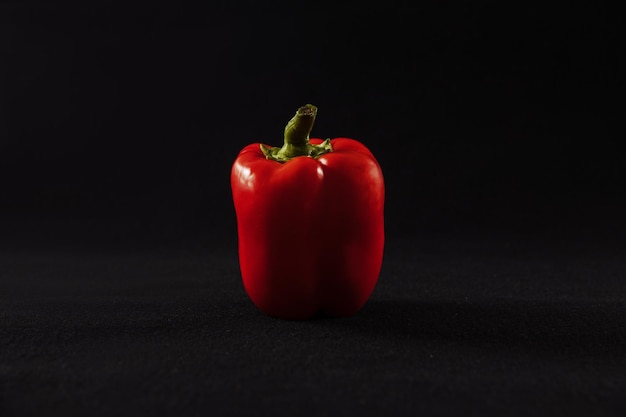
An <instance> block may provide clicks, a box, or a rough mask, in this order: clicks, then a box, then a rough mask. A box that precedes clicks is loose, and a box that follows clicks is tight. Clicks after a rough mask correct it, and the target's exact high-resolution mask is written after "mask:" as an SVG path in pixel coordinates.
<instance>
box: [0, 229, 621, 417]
mask: <svg viewBox="0 0 626 417" xmlns="http://www.w3.org/2000/svg"><path fill="white" fill-rule="evenodd" d="M624 252H625V251H624V249H623V248H622V249H620V250H616V249H615V247H609V248H607V247H605V246H603V245H602V244H601V243H590V242H582V241H552V242H545V241H541V242H539V241H536V240H533V239H531V238H526V239H525V240H520V239H510V238H506V239H504V238H502V237H496V236H491V237H487V238H482V239H476V238H472V239H467V238H465V239H459V238H451V237H450V236H423V237H422V238H419V239H410V240H406V239H394V240H392V241H391V242H389V244H388V246H387V256H386V259H385V264H384V268H383V272H382V274H381V278H380V282H379V285H378V287H377V288H376V290H375V292H374V294H373V296H372V298H371V300H370V301H369V303H368V304H367V305H366V307H365V308H364V309H363V310H362V311H361V312H360V313H359V314H358V315H357V316H354V317H352V318H344V319H316V320H312V321H306V322H291V321H282V320H276V319H272V318H269V317H267V316H265V315H263V314H262V313H260V312H258V311H257V310H256V309H255V308H254V307H253V305H252V304H251V303H250V302H249V301H248V299H247V296H246V295H245V293H244V291H243V288H242V286H241V284H240V279H239V275H238V270H237V260H236V255H235V253H234V250H233V248H232V247H231V246H229V245H225V246H224V247H223V248H210V247H202V245H199V246H195V249H191V248H190V247H189V246H186V247H179V248H178V249H177V250H172V249H170V250H167V251H165V252H163V251H148V252H145V253H139V252H132V253H110V252H109V253H107V252H94V251H87V252H83V253H81V252H76V253H68V252H63V251H62V252H56V251H41V252H28V253H23V252H20V251H9V252H4V253H3V255H2V258H1V259H0V260H1V261H2V263H1V264H0V265H1V268H2V269H1V270H0V272H1V273H2V276H3V283H2V299H1V300H2V311H1V317H2V326H1V327H0V340H1V341H2V344H1V347H2V356H1V357H2V362H1V368H0V369H1V370H2V394H3V396H2V411H3V415H6V416H11V415H37V414H39V413H44V414H46V415H85V414H89V415H111V414H116V415H181V414H185V415H206V414H211V415H295V414H297V415H303V416H308V415H311V416H313V415H325V414H330V415H345V414H349V415H389V414H390V413H391V414H393V415H407V416H408V415H415V414H416V413H425V414H427V415H516V416H517V415H529V416H530V415H545V416H548V415H565V414H567V415H615V416H618V415H621V414H622V413H623V410H624V407H625V406H626V400H625V399H624V398H626V397H624V393H625V392H624V391H625V388H624V387H625V386H626V385H625V384H626V376H625V375H626V356H625V355H624V351H625V349H626V327H625V324H626V323H625V320H626V319H625V317H626V303H625V301H624V295H623V294H624V291H626V284H625V283H624V275H625V274H626V264H625V263H624V256H626V253H624Z"/></svg>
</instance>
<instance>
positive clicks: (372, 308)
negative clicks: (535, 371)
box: [325, 299, 626, 355]
mask: <svg viewBox="0 0 626 417" xmlns="http://www.w3.org/2000/svg"><path fill="white" fill-rule="evenodd" d="M325 322H326V323H328V324H329V325H332V326H350V328H351V330H350V331H352V332H360V333H366V334H367V335H369V336H371V337H376V338H381V337H382V338H386V339H402V340H406V339H414V340H428V339H430V340H448V341H455V342H459V343H465V344H489V345H490V346H494V345H500V346H502V347H504V348H510V347H525V348H531V349H536V350H545V351H559V352H563V351H567V352H570V353H575V352H577V351H580V352H583V351H584V352H588V351H594V352H603V353H605V354H615V355H622V354H623V352H624V351H625V350H626V304H625V303H623V302H617V301H616V302H604V303H597V302H591V301H578V302H573V301H572V302H565V301H511V302H497V301H488V300H483V301H477V302H456V301H449V300H447V301H440V300H436V301H435V300H375V299H372V300H370V301H369V302H368V304H367V305H366V306H365V307H364V308H363V310H362V311H361V312H360V313H359V314H358V315H356V316H354V317H353V318H351V319H349V320H345V321H344V320H328V321H325Z"/></svg>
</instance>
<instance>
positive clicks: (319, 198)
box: [231, 104, 385, 319]
mask: <svg viewBox="0 0 626 417" xmlns="http://www.w3.org/2000/svg"><path fill="white" fill-rule="evenodd" d="M316 114H317V108H316V107H315V106H313V105H310V104H307V105H306V106H303V107H301V108H299V109H298V111H297V113H296V115H295V116H294V117H293V118H292V119H291V120H290V121H289V123H288V124H287V127H286V128H285V144H284V145H283V147H282V148H278V147H268V146H264V145H262V144H259V143H254V144H251V145H248V146H246V147H245V148H244V149H243V150H242V151H241V152H240V153H239V156H238V157H237V159H236V160H235V163H234V164H233V167H232V171H231V186H232V192H233V200H234V205H235V211H236V214H237V227H238V234H239V263H240V267H241V275H242V278H243V284H244V288H245V289H246V292H247V293H248V295H249V297H250V299H251V300H252V302H253V303H254V304H255V305H256V306H257V307H258V308H259V309H260V310H261V311H263V312H265V313H266V314H268V315H270V316H274V317H279V318H285V319H307V318H311V317H312V316H314V315H316V314H318V313H322V314H326V315H330V316H349V315H353V314H355V313H356V312H358V311H359V310H360V309H361V307H362V306H363V305H364V304H365V302H366V301H367V299H368V298H369V297H370V295H371V293H372V291H373V290H374V287H375V285H376V282H377V280H378V276H379V273H380V269H381V265H382V259H383V244H384V226H383V205H384V193H385V191H384V182H383V175H382V171H381V169H380V166H379V165H378V162H377V161H376V159H375V158H374V156H373V155H372V153H371V152H370V151H369V150H368V149H367V148H366V147H365V146H364V145H363V144H361V143H360V142H357V141H355V140H353V139H347V138H337V139H333V140H329V139H327V140H325V141H322V140H320V139H309V133H310V131H311V128H312V127H313V122H314V121H315V117H316Z"/></svg>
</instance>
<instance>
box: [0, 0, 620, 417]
mask: <svg viewBox="0 0 626 417" xmlns="http://www.w3.org/2000/svg"><path fill="white" fill-rule="evenodd" d="M211 3H212V4H211V5H210V6H209V5H205V6H195V7H191V6H183V5H180V4H177V3H174V2H171V3H169V4H168V3H163V2H161V3H154V4H152V5H149V6H146V5H141V6H139V5H136V4H125V3H121V2H120V3H112V2H88V3H85V4H72V3H64V2H51V3H36V2H4V3H2V4H1V6H0V31H1V32H0V77H1V78H0V81H1V82H0V189H1V194H0V216H1V218H0V219H1V220H0V245H1V247H2V257H1V258H0V260H1V261H2V263H1V264H0V268H2V269H1V270H0V272H1V273H2V277H0V279H1V280H0V284H1V285H2V287H1V288H2V294H0V301H1V302H2V303H1V304H0V307H2V316H0V317H1V318H2V322H1V323H0V330H1V331H2V334H1V336H2V339H1V340H0V347H1V348H2V350H0V353H1V354H2V363H1V364H0V366H1V367H0V377H1V378H2V380H1V381H0V382H1V383H2V384H3V385H0V388H2V393H3V397H2V404H0V406H2V407H3V408H4V409H5V410H6V411H8V414H7V415H11V414H13V413H15V414H22V413H28V412H30V411H33V410H35V411H37V410H45V409H48V410H51V411H53V412H58V413H60V414H63V415H68V414H72V413H73V412H76V413H80V412H90V413H97V412H99V411H101V412H102V413H103V414H111V413H115V414H119V413H122V414H124V412H125V411H126V410H129V411H130V412H131V413H133V414H137V413H140V414H141V413H143V412H146V413H148V412H152V413H154V412H157V411H160V412H163V413H168V414H169V413H171V414H173V415H180V414H191V415H195V414H206V413H208V412H211V411H214V412H218V413H219V414H226V415H231V414H237V413H239V412H244V411H256V412H260V413H263V414H264V413H268V415H269V414H272V415H276V414H281V413H283V412H284V413H286V414H293V413H303V414H302V415H306V414H307V413H309V414H311V415H313V414H315V415H318V414H320V413H323V412H324V411H329V412H334V411H336V412H341V413H347V412H349V411H351V410H352V411H355V412H358V413H359V414H368V413H369V412H371V413H379V412H382V411H384V410H388V411H389V412H391V413H392V414H406V415H409V414H413V413H414V412H419V411H422V412H426V413H431V414H437V415H446V414H457V413H459V414H461V413H462V414H463V415H467V414H470V415H472V414H478V415H485V414H489V413H495V414H499V415H502V413H504V414H511V415H512V414H515V415H530V414H533V415H538V414H542V413H543V412H546V415H552V413H553V412H559V411H564V410H565V411H567V412H569V413H570V414H571V413H574V412H576V411H583V412H597V413H604V414H611V413H613V412H615V413H616V414H617V413H618V412H619V411H623V408H622V409H620V407H621V406H623V405H624V404H623V403H622V402H620V400H619V398H621V394H622V393H623V391H624V388H623V387H624V384H625V383H626V380H625V379H624V371H626V361H625V360H624V358H623V355H622V351H623V348H624V347H625V345H626V343H625V340H626V338H625V334H624V328H625V325H626V322H625V318H624V317H625V316H624V314H625V313H626V309H625V308H624V305H625V304H624V303H625V302H626V295H625V294H626V292H625V291H626V287H625V285H624V283H623V280H624V272H626V268H625V262H624V255H626V254H625V250H624V249H625V248H626V247H625V246H624V243H625V242H624V238H625V235H624V231H625V230H626V229H625V226H626V224H625V220H624V215H623V213H624V208H625V206H624V202H623V198H622V194H623V189H624V188H623V182H622V180H623V178H624V177H623V165H624V163H625V162H626V161H625V157H624V153H623V152H620V151H618V148H617V146H616V143H617V140H618V139H623V133H621V132H623V130H622V129H617V127H618V117H619V116H621V111H620V108H619V107H618V106H616V105H615V103H616V102H619V99H620V97H621V93H620V92H621V91H622V90H621V87H622V81H621V79H622V78H623V77H622V71H623V60H622V55H621V52H622V49H621V48H622V46H623V45H622V43H621V37H622V36H623V34H622V33H621V32H620V30H621V29H620V28H619V25H618V23H619V22H618V17H617V16H618V15H617V13H615V12H614V11H612V10H610V9H609V8H607V7H606V6H605V5H604V3H603V2H596V3H594V4H591V3H588V2H570V4H569V5H568V6H566V7H557V6H552V5H550V4H533V3H529V2H524V3H518V4H512V3H507V5H506V6H503V5H502V4H500V3H499V2H467V3H464V2H434V1H433V2H420V3H417V4H414V5H411V6H410V7H409V6H408V5H399V4H394V3H393V2H389V3H386V4H379V5H365V4H361V3H357V2H354V3H352V4H350V3H343V4H342V5H341V6H338V5H335V4H333V3H334V2H317V3H304V4H294V3H292V4H288V3H280V2H274V3H270V4H263V3H254V2H248V3H242V2H239V3H236V4H232V5H228V4H227V3H226V2H224V4H219V3H215V2H211ZM305 103H313V104H315V105H317V106H318V108H319V114H318V120H317V122H316V125H315V127H314V129H313V136H315V137H322V138H326V137H337V136H347V137H353V138H355V139H357V140H360V141H361V142H363V143H364V144H365V145H366V146H368V147H369V148H370V150H372V152H373V153H374V154H375V155H376V157H377V159H378V161H379V163H380V165H381V167H382V169H383V172H384V174H385V180H386V187H387V198H386V234H387V247H386V252H385V264H384V266H383V271H382V273H381V279H380V283H379V286H378V287H377V289H376V291H375V293H374V294H373V296H372V300H371V301H370V303H368V305H367V306H366V308H365V309H364V310H363V312H362V313H361V314H359V315H357V316H355V317H353V318H349V319H338V320H328V319H320V320H314V321H312V322H304V323H297V322H283V321H280V320H274V319H270V318H267V317H265V316H263V315H262V314H261V313H259V312H257V311H256V310H255V309H254V307H253V306H252V305H251V303H250V302H249V301H248V300H247V298H246V296H245V293H244V292H243V288H242V286H241V284H240V278H239V275H238V269H237V268H238V266H237V254H236V219H235V216H234V210H233V208H232V200H231V195H230V186H229V173H230V172H229V171H230V166H231V164H232V162H233V161H234V159H235V157H236V155H237V152H238V151H239V150H240V149H241V148H243V147H244V146H245V145H247V144H249V143H252V142H264V143H268V144H271V145H278V144H280V143H281V141H282V131H283V127H284V124H285V123H286V122H287V120H289V118H290V117H291V116H292V115H293V113H294V112H295V110H296V109H297V108H298V107H299V106H301V105H302V104H305ZM618 132H619V133H620V135H619V137H618ZM1 409H2V408H0V410H1Z"/></svg>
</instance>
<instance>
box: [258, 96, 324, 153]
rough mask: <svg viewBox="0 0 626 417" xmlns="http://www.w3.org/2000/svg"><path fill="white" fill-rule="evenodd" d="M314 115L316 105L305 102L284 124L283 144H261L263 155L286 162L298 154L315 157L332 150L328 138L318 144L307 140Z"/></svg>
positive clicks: (315, 114)
mask: <svg viewBox="0 0 626 417" xmlns="http://www.w3.org/2000/svg"><path fill="white" fill-rule="evenodd" d="M316 116H317V107H315V106H314V105H312V104H306V105H304V106H302V107H300V108H299V109H298V111H297V112H296V114H295V115H294V116H293V117H292V118H291V120H289V122H288V123H287V126H285V135H284V144H283V146H282V147H281V148H277V147H267V146H265V145H263V144H261V151H262V152H263V154H264V155H265V157H266V158H267V159H271V160H274V161H277V162H287V161H289V160H290V159H293V158H295V157H298V156H309V157H311V158H317V157H319V156H321V155H323V154H325V153H327V152H332V146H331V144H330V139H326V140H325V141H324V142H322V143H320V144H319V145H313V144H311V143H310V142H309V135H310V134H311V130H312V129H313V124H314V123H315V117H316Z"/></svg>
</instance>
